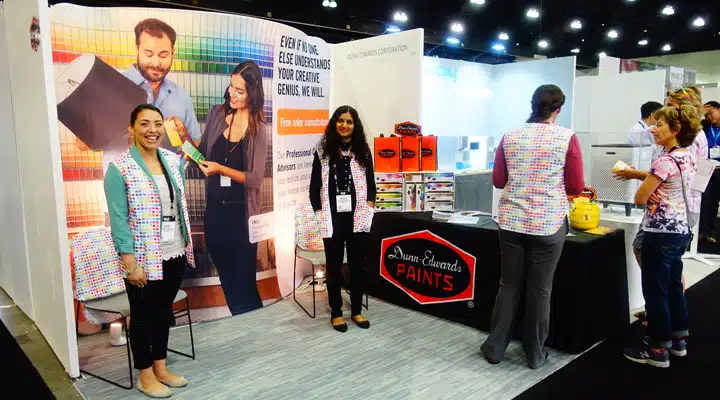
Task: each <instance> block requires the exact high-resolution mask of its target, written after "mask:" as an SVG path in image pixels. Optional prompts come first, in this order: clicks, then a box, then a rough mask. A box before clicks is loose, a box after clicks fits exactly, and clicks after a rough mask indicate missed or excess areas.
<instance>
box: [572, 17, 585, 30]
mask: <svg viewBox="0 0 720 400" xmlns="http://www.w3.org/2000/svg"><path fill="white" fill-rule="evenodd" d="M570 28H572V29H575V30H576V31H577V30H580V29H582V22H580V20H579V19H576V20H575V21H573V22H571V23H570Z"/></svg>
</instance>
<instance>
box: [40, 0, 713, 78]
mask: <svg viewBox="0 0 720 400" xmlns="http://www.w3.org/2000/svg"><path fill="white" fill-rule="evenodd" d="M59 2H60V1H50V3H59ZM71 2H72V3H76V4H86V5H134V6H149V7H173V6H181V7H183V8H185V7H197V8H199V9H203V8H205V9H215V10H222V11H228V12H235V13H242V14H249V15H255V16H260V17H271V18H273V19H278V20H282V22H283V23H286V24H288V25H293V26H295V27H297V28H299V29H302V30H303V31H305V32H306V33H308V34H311V35H315V36H319V37H322V38H324V39H325V40H327V41H328V42H331V43H334V42H341V41H347V40H353V39H359V38H363V37H368V36H370V35H377V34H383V33H386V32H387V30H388V29H390V30H393V29H412V28H423V29H425V32H426V33H425V38H426V42H427V45H426V50H425V51H426V54H429V55H438V56H441V57H448V58H459V59H466V60H472V59H474V60H476V61H481V62H493V63H498V62H507V61H510V60H512V58H513V57H511V55H513V56H522V57H532V56H533V55H534V54H540V55H546V56H548V57H558V56H566V55H573V54H575V55H577V56H578V59H579V62H578V63H579V64H580V65H585V66H595V65H597V59H598V57H599V55H600V54H601V53H604V54H606V55H609V56H614V57H620V58H638V57H648V56H655V55H662V54H675V53H687V52H694V51H703V50H716V49H718V48H720V1H718V0H589V1H579V0H171V1H166V0H124V1H122V0H79V1H71ZM403 13H404V15H403ZM395 17H398V18H395ZM713 17H714V18H713ZM456 23H457V24H459V25H455V26H453V25H454V24H456ZM502 33H505V34H506V35H507V36H504V35H503V36H502V38H501V37H500V35H501V34H502Z"/></svg>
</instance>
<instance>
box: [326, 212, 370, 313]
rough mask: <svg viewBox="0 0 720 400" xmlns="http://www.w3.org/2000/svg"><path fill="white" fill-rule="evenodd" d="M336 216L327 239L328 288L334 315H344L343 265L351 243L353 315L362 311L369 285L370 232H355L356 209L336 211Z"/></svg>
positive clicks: (351, 305) (350, 265) (349, 260)
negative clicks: (367, 256)
mask: <svg viewBox="0 0 720 400" xmlns="http://www.w3.org/2000/svg"><path fill="white" fill-rule="evenodd" d="M332 219H333V235H332V237H331V238H330V239H323V242H324V244H325V263H326V267H327V291H328V298H329V301H330V309H331V315H332V318H338V317H342V315H343V313H342V294H341V291H342V265H343V258H344V255H345V254H344V253H345V246H347V255H348V269H349V272H350V308H351V310H352V315H353V316H355V315H359V314H361V313H362V297H363V293H364V289H365V253H366V249H365V247H366V242H367V236H368V235H367V233H353V213H336V214H333V216H332Z"/></svg>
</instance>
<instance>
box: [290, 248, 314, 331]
mask: <svg viewBox="0 0 720 400" xmlns="http://www.w3.org/2000/svg"><path fill="white" fill-rule="evenodd" d="M310 264H312V263H310ZM296 274H297V247H295V262H294V264H293V281H294V280H295V277H296V276H297V275H296ZM317 284H318V281H317V280H315V264H312V281H311V282H310V285H311V286H312V314H310V311H308V310H307V309H306V308H305V307H304V306H303V305H302V304H300V302H299V301H298V299H297V296H295V289H296V288H295V282H293V300H295V303H297V305H299V306H300V308H302V310H303V311H305V314H307V315H308V317H310V318H315V316H316V315H317V310H316V306H315V286H317Z"/></svg>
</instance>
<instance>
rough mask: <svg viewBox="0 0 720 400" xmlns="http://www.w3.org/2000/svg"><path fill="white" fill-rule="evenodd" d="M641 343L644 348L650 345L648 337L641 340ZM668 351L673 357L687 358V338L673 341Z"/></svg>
mask: <svg viewBox="0 0 720 400" xmlns="http://www.w3.org/2000/svg"><path fill="white" fill-rule="evenodd" d="M643 343H644V344H645V346H647V345H648V344H649V343H650V337H649V336H645V339H643ZM668 350H669V351H670V354H672V355H674V356H675V357H685V356H687V338H676V339H673V340H672V347H671V348H670V349H668Z"/></svg>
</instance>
